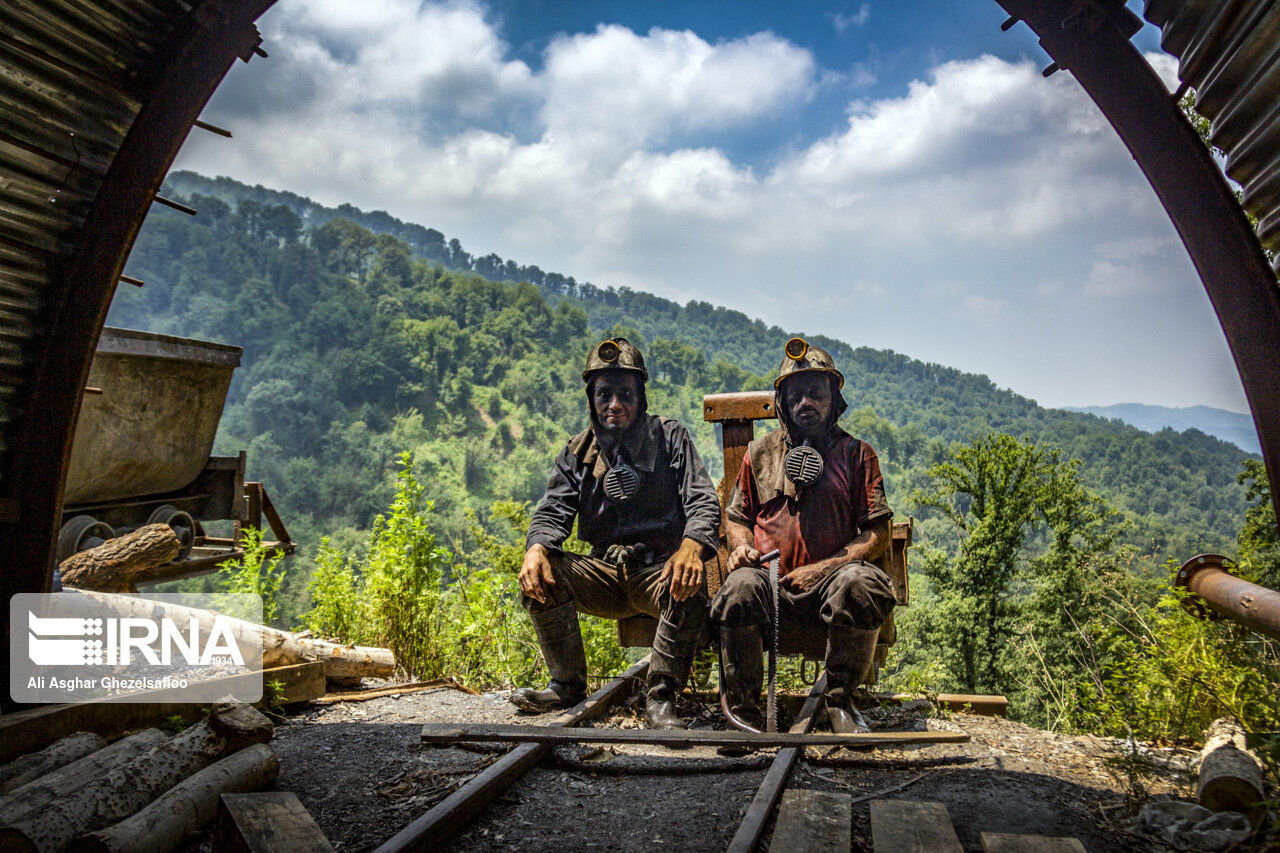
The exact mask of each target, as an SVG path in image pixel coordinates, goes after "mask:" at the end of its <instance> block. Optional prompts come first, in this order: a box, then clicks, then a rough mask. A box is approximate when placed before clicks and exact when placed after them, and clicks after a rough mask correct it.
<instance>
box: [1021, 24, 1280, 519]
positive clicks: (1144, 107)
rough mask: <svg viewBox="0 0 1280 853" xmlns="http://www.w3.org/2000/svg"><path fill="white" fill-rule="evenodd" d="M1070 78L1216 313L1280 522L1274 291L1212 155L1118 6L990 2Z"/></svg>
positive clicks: (1279, 382) (1279, 295) (1279, 322)
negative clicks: (1163, 216) (1114, 141)
mask: <svg viewBox="0 0 1280 853" xmlns="http://www.w3.org/2000/svg"><path fill="white" fill-rule="evenodd" d="M996 2H997V3H998V4H999V5H1000V6H1001V7H1003V8H1004V10H1005V11H1006V12H1008V13H1009V15H1010V17H1012V18H1017V19H1019V20H1021V21H1023V22H1025V23H1026V24H1027V26H1029V27H1030V28H1031V29H1032V31H1033V32H1035V34H1036V35H1037V36H1039V38H1040V46H1041V47H1043V48H1044V49H1045V51H1046V52H1047V53H1048V54H1049V56H1050V57H1052V58H1053V61H1054V64H1055V65H1057V66H1058V67H1059V68H1063V69H1066V70H1068V71H1070V72H1071V74H1072V75H1073V76H1074V77H1075V78H1076V81H1077V82H1079V83H1080V85H1081V87H1083V88H1084V90H1085V92H1087V93H1088V95H1089V97H1090V98H1092V99H1093V102H1094V103H1095V104H1097V105H1098V108H1099V109H1100V110H1101V111H1102V114H1103V115H1104V116H1106V118H1107V121H1109V122H1110V123H1111V126H1112V127H1113V128H1115V131H1116V133H1117V134H1119V136H1120V139H1121V140H1122V141H1123V142H1124V144H1125V146H1127V147H1128V149H1129V151H1130V152H1131V153H1132V154H1133V157H1134V160H1136V161H1137V164H1138V167H1139V168H1140V169H1142V173H1143V174H1144V175H1146V177H1147V180H1148V181H1149V182H1150V183H1151V188H1152V189H1153V190H1155V192H1156V195H1157V196H1158V197H1159V199H1160V203H1161V204H1162V205H1163V206H1164V209H1165V212H1166V213H1168V214H1169V219H1170V220H1172V222H1173V226H1174V228H1175V229H1177V231H1178V236H1179V237H1181V238H1182V243H1183V245H1184V246H1186V249H1187V254H1189V255H1190V256H1191V262H1192V263H1193V264H1194V265H1195V268H1196V271H1197V272H1198V273H1199V274H1200V280H1201V282H1202V283H1203V284H1204V289H1205V291H1206V292H1207V293H1208V294H1209V301H1210V302H1212V303H1213V308H1214V311H1215V312H1217V315H1218V322H1219V323H1221V325H1222V331H1223V333H1224V334H1225V335H1226V338H1227V345H1228V346H1229V347H1230V348H1231V355H1232V357H1233V358H1234V359H1235V363H1236V370H1237V371H1239V373H1240V381H1241V383H1242V384H1243V385H1244V392H1245V396H1246V397H1247V398H1248V400H1249V408H1250V409H1251V410H1252V412H1253V421H1254V424H1255V425H1256V426H1257V429H1258V438H1259V440H1260V441H1261V443H1262V457H1263V459H1264V460H1265V461H1266V465H1267V475H1268V477H1269V479H1270V481H1271V499H1272V502H1273V503H1274V504H1275V506H1276V508H1277V515H1278V516H1280V357H1277V344H1278V343H1280V290H1278V289H1277V287H1276V278H1275V275H1274V273H1272V271H1271V268H1270V267H1269V266H1268V264H1267V259H1266V256H1265V255H1264V254H1263V252H1262V246H1261V245H1260V244H1259V243H1258V237H1257V235H1256V234H1255V233H1254V231H1253V228H1252V227H1251V226H1250V225H1249V221H1248V220H1247V219H1246V218H1245V215H1244V211H1243V210H1242V209H1241V207H1240V203H1239V202H1238V201H1237V200H1236V197H1235V194H1234V193H1233V192H1232V191H1231V188H1230V186H1228V184H1227V181H1226V179H1225V178H1224V177H1223V175H1222V172H1221V171H1219V169H1218V166H1217V164H1216V163H1214V162H1213V158H1212V157H1211V156H1210V154H1209V150H1208V148H1207V147H1206V146H1205V144H1204V143H1203V142H1202V141H1201V140H1200V137H1199V136H1198V135H1196V132H1195V130H1194V129H1192V127H1191V126H1190V125H1189V124H1188V123H1187V120H1186V118H1185V117H1183V115H1182V113H1181V111H1180V110H1179V109H1178V106H1177V103H1176V102H1175V101H1174V100H1173V99H1172V98H1170V97H1169V92H1168V91H1167V90H1166V89H1165V87H1164V83H1163V82H1161V80H1160V78H1159V77H1158V76H1157V75H1156V73H1155V71H1153V70H1152V68H1151V66H1150V65H1149V64H1148V63H1147V61H1146V60H1145V59H1143V57H1142V54H1140V53H1139V52H1138V49H1137V48H1136V47H1134V46H1133V44H1132V43H1130V41H1129V39H1130V37H1131V36H1132V35H1133V33H1134V32H1136V30H1137V28H1138V27H1140V26H1141V21H1139V20H1138V19H1137V18H1136V17H1135V16H1134V15H1133V13H1132V12H1129V11H1128V10H1127V9H1126V8H1125V6H1124V4H1123V3H1120V2H1101V0H1084V2H1083V3H1082V2H1081V0H996Z"/></svg>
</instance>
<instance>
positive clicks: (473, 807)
mask: <svg viewBox="0 0 1280 853" xmlns="http://www.w3.org/2000/svg"><path fill="white" fill-rule="evenodd" d="M648 668H649V659H648V658H647V657H646V658H644V659H642V660H641V661H639V662H638V663H635V664H633V665H632V666H631V667H629V668H628V669H627V670H626V671H625V672H623V673H622V674H621V675H619V676H618V677H617V678H614V679H611V680H610V681H609V682H608V683H607V684H605V685H604V686H603V687H601V688H600V689H599V690H597V691H596V692H595V693H593V694H591V696H589V697H588V698H587V699H586V700H584V701H583V702H581V703H579V704H578V705H576V706H574V707H573V708H571V709H569V710H568V711H566V712H564V713H563V714H561V715H560V716H558V717H556V718H555V719H553V720H552V721H551V722H550V723H549V724H548V727H568V726H576V725H579V724H581V723H585V722H589V721H591V720H593V719H598V718H600V717H601V716H603V715H604V714H605V712H607V711H608V710H609V709H610V708H612V707H613V706H615V705H616V704H618V703H619V702H620V701H622V699H624V698H625V696H626V695H627V692H628V689H629V687H630V685H631V683H632V682H633V681H634V680H636V679H642V678H644V676H645V674H646V672H647V671H648ZM825 687H826V674H825V673H823V674H822V675H821V676H820V677H819V678H818V680H817V681H816V682H814V685H813V688H812V689H811V690H810V691H809V696H808V698H807V699H806V700H805V703H804V705H803V706H802V707H801V709H800V713H799V715H797V717H796V720H795V723H794V724H793V725H792V726H791V728H790V729H789V731H790V732H792V733H796V734H804V733H807V732H808V731H809V730H810V729H811V728H813V722H814V717H815V716H816V714H817V710H818V704H819V702H820V701H821V699H822V694H823V692H824V690H825ZM550 751H551V744H549V743H521V744H520V745H518V746H516V747H515V748H514V749H512V750H511V751H510V752H508V753H507V754H506V755H504V756H503V757H502V758H500V759H499V760H498V761H496V762H494V763H493V764H491V765H490V766H489V767H487V768H486V769H485V770H484V771H482V772H481V773H480V774H478V775H477V776H475V777H474V778H472V779H471V780H470V781H469V782H467V783H466V784H465V785H463V786H462V787H461V788H459V789H458V790H456V791H454V792H453V793H452V794H450V795H449V796H448V797H446V798H445V799H444V800H442V801H440V802H439V803H437V804H436V805H435V806H433V807H432V808H431V809H430V810H429V811H428V812H427V813H426V814H424V815H423V816H422V817H420V818H418V819H417V820H415V821H413V822H412V823H410V824H409V825H408V826H406V827H405V828H404V829H402V830H400V831H399V832H398V833H396V834H395V835H394V836H392V837H391V838H389V839H388V840H386V841H385V842H383V843H382V844H381V845H380V846H379V847H378V848H377V849H376V850H375V851H374V853H407V851H421V850H438V849H440V848H441V847H442V846H443V844H444V843H445V842H446V841H448V840H449V839H450V838H452V837H453V836H454V835H456V834H457V833H458V832H459V831H460V830H462V829H463V828H464V827H465V826H466V825H467V824H468V823H469V822H470V821H471V820H472V819H473V818H474V817H476V816H477V815H478V814H479V813H480V812H482V811H483V810H484V809H485V807H486V806H488V805H489V803H491V802H493V801H494V800H495V799H497V798H498V797H499V796H500V795H501V794H502V792H503V791H505V790H506V789H507V788H509V787H511V785H513V784H515V782H516V781H517V780H519V779H520V778H521V777H523V776H524V775H525V774H526V773H528V772H529V771H530V770H532V769H533V768H534V767H536V766H537V765H538V764H539V763H540V762H541V761H542V759H543V758H545V757H546V755H547V754H548V753H549V752H550ZM800 753H801V748H800V747H784V748H782V749H779V750H778V752H777V754H776V755H775V756H774V759H773V762H772V763H771V764H770V765H769V769H768V770H767V771H766V772H765V775H764V778H763V779H762V780H761V783H760V787H759V789H758V790H757V791H756V794H755V797H754V798H753V799H752V800H751V803H750V805H748V806H747V810H746V812H745V813H744V815H743V818H742V822H741V823H740V824H739V826H738V829H737V832H736V833H735V834H734V836H733V840H732V841H731V842H730V844H729V850H730V851H731V853H750V851H751V850H753V849H754V848H755V846H756V844H757V843H758V842H759V840H760V836H761V835H762V833H763V832H764V827H765V824H766V823H768V821H769V816H770V815H771V814H772V813H773V810H774V808H775V807H776V806H777V804H778V800H779V799H780V798H781V796H782V791H783V789H784V788H785V787H786V784H787V780H788V778H789V777H790V775H791V770H792V768H793V767H794V766H795V763H796V760H797V759H798V758H799V757H800Z"/></svg>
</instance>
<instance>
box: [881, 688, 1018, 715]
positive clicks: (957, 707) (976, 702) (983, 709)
mask: <svg viewBox="0 0 1280 853" xmlns="http://www.w3.org/2000/svg"><path fill="white" fill-rule="evenodd" d="M875 697H876V699H877V700H878V701H879V702H880V703H881V704H885V705H901V704H902V703H903V702H913V701H915V700H917V699H923V698H925V697H924V696H922V695H920V694H919V693H877V694H875ZM935 699H936V700H937V701H936V702H935V703H934V704H936V705H937V706H938V707H940V708H945V709H947V710H948V711H964V712H965V713H969V714H977V715H979V716H983V717H1003V716H1005V712H1006V711H1007V710H1008V708H1009V700H1008V699H1007V698H1006V697H1004V696H984V695H982V694H968V693H939V694H938V695H937V696H936V697H935Z"/></svg>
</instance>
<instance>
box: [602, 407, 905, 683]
mask: <svg viewBox="0 0 1280 853" xmlns="http://www.w3.org/2000/svg"><path fill="white" fill-rule="evenodd" d="M777 417H778V415H777V412H775V411H774V405H773V392H772V391H746V392H742V393H736V394H708V395H706V396H705V397H704V398H703V399H702V419H703V420H705V421H708V422H710V423H714V424H719V425H720V430H721V438H722V444H723V447H724V478H723V479H722V480H721V481H720V485H719V487H718V488H717V491H718V493H719V495H720V506H721V507H725V506H728V505H729V498H730V497H731V496H732V493H733V484H734V483H735V482H736V481H737V479H738V472H739V470H741V468H742V458H743V456H745V455H746V452H747V445H748V444H750V443H751V440H752V438H754V437H755V422H756V421H760V420H769V419H771V418H772V419H776V418H777ZM723 512H724V511H723V509H722V510H721V521H720V531H721V536H720V553H719V555H718V556H719V559H718V560H717V561H716V562H714V563H708V564H707V594H708V595H711V596H714V595H715V594H716V590H718V589H720V584H721V582H722V581H723V580H724V573H725V572H726V571H727V570H728V565H729V550H728V547H727V546H726V545H725V541H724V517H723ZM914 521H915V520H914V519H912V518H908V519H907V520H906V521H898V522H894V524H893V538H892V540H891V542H890V546H889V549H888V550H887V551H886V552H885V553H884V556H882V557H881V558H880V559H878V560H876V561H875V563H876V565H878V566H879V567H880V568H882V569H884V571H885V573H886V574H888V575H889V579H890V580H891V581H892V582H893V592H894V597H895V598H896V599H897V604H898V606H899V607H905V606H906V605H907V604H909V603H910V595H909V593H910V589H909V586H908V583H907V549H908V548H910V547H911V534H912V529H913V527H914ZM657 627H658V622H657V620H656V619H654V618H653V617H651V616H646V615H643V614H642V615H639V616H632V617H629V618H627V619H620V620H618V642H619V643H620V644H621V645H623V646H631V647H638V646H650V645H652V644H653V635H654V632H655V631H656V630H657ZM896 640H897V629H896V628H895V627H894V622H893V615H892V614H890V616H889V618H888V619H887V620H885V623H884V624H883V625H882V626H880V636H879V639H878V641H877V643H876V657H875V664H874V666H873V667H872V671H871V672H869V673H867V675H866V678H865V680H866V681H867V683H870V684H874V683H875V681H876V678H877V677H878V675H879V670H880V668H881V667H883V666H884V663H885V661H886V660H887V659H888V655H889V647H890V646H892V645H893V644H894V642H895V641H896ZM778 642H779V650H780V651H781V652H782V654H789V655H801V656H803V657H804V659H805V660H806V661H810V660H812V661H821V660H822V659H823V656H824V655H825V654H826V641H825V640H823V641H821V642H819V643H816V644H811V645H805V644H804V642H803V641H802V640H801V638H800V637H790V636H788V635H787V634H786V632H783V634H781V635H780V636H779V638H778ZM815 671H816V670H815Z"/></svg>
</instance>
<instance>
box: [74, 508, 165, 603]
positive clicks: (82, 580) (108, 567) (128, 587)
mask: <svg viewBox="0 0 1280 853" xmlns="http://www.w3.org/2000/svg"><path fill="white" fill-rule="evenodd" d="M181 550H182V543H180V542H179V541H178V535H177V534H176V533H174V532H173V528H171V527H170V526H169V525H167V524H148V525H146V526H144V527H139V528H138V529H137V530H134V531H132V532H131V533H126V534H124V535H123V536H117V537H115V538H114V539H108V540H107V541H106V542H103V543H102V544H101V545H99V546H98V547H97V548H90V549H89V550H87V551H81V552H80V553H78V554H72V555H71V556H70V557H67V559H65V560H63V561H62V563H61V564H60V565H59V566H58V571H59V572H60V573H61V575H62V583H63V584H64V585H66V586H74V587H79V588H82V589H97V590H102V591H103V592H137V591H138V585H137V582H138V580H139V579H141V578H143V577H146V576H147V575H148V574H149V573H150V572H151V571H152V570H153V569H155V568H156V567H157V566H163V565H164V564H166V563H168V562H170V561H171V560H173V559H174V558H175V557H177V556H178V553H179V552H180V551H181Z"/></svg>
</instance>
